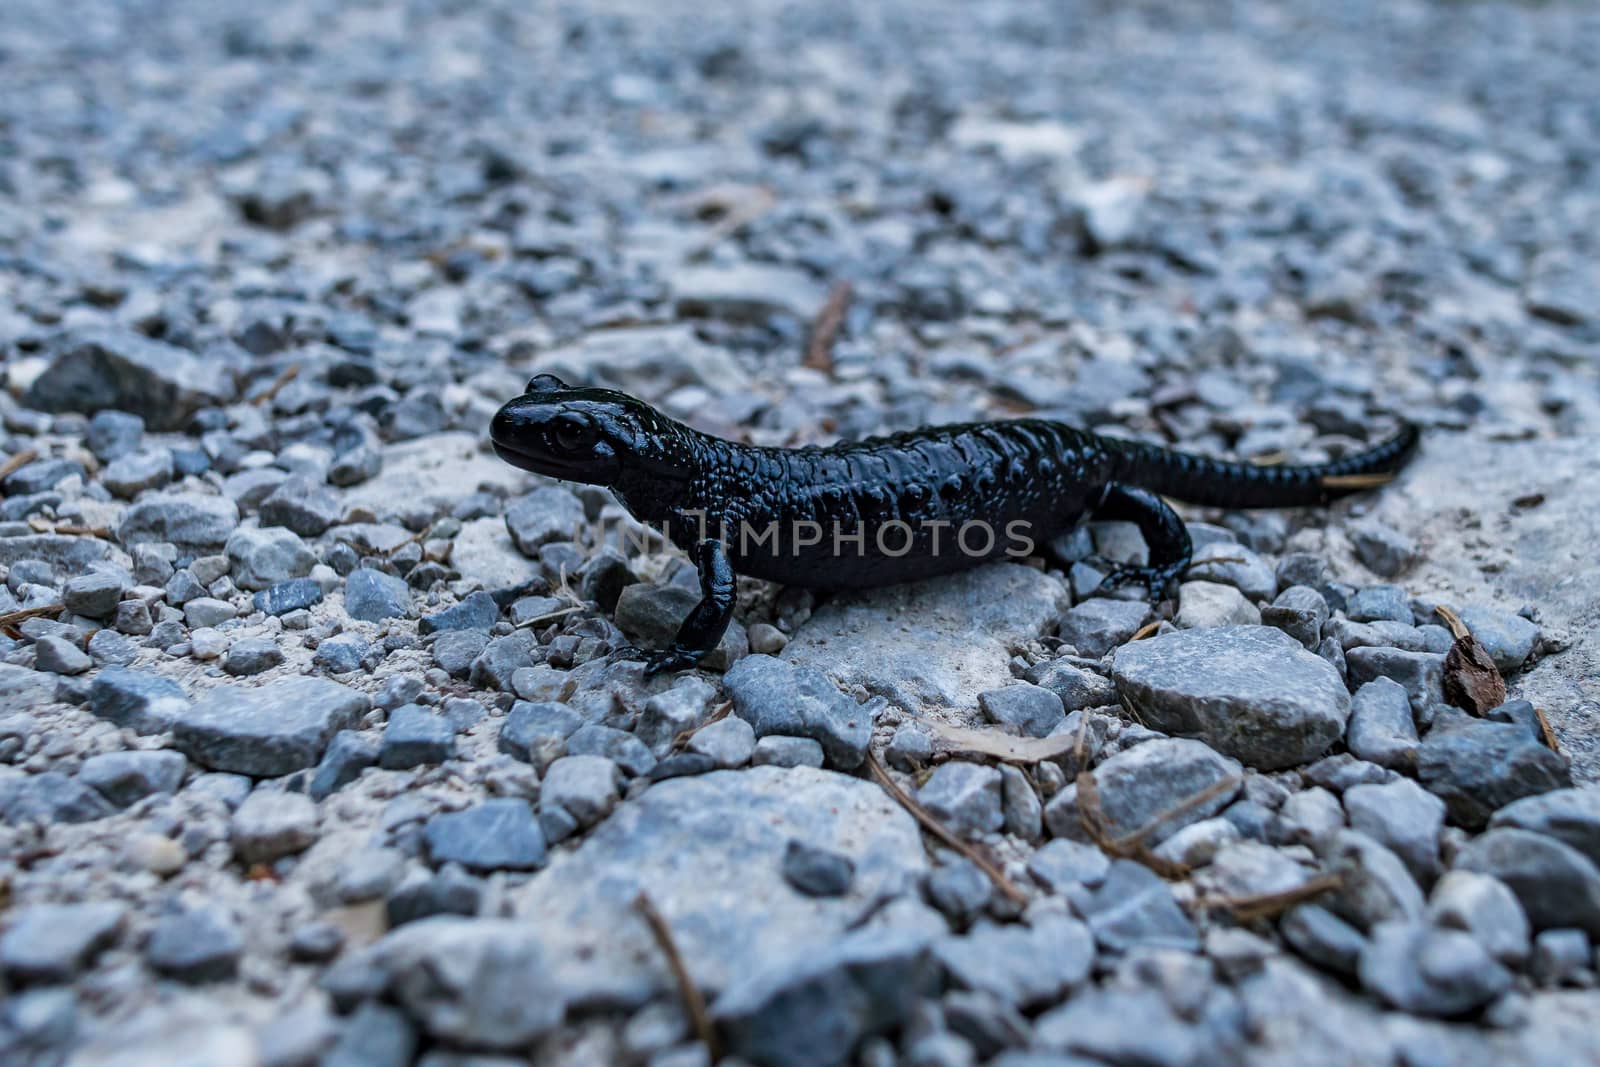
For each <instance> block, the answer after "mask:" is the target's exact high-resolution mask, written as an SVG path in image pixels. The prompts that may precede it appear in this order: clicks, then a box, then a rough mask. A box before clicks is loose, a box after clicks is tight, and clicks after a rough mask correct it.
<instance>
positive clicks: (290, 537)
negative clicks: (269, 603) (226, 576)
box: [224, 526, 317, 590]
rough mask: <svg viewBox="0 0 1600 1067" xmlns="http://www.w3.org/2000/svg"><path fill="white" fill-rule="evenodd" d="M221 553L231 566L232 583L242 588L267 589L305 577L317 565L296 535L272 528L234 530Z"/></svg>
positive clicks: (314, 557)
mask: <svg viewBox="0 0 1600 1067" xmlns="http://www.w3.org/2000/svg"><path fill="white" fill-rule="evenodd" d="M224 551H225V552H226V553H227V555H228V560H229V561H230V562H231V563H232V574H233V580H234V583H235V584H237V585H238V586H239V588H241V589H252V590H254V589H266V588H268V587H269V586H273V585H276V584H277V583H279V582H286V581H288V580H289V579H291V578H304V577H305V576H306V575H308V574H310V573H311V568H312V567H314V566H315V565H316V562H317V557H316V556H315V555H314V554H313V553H312V551H311V549H310V548H309V547H307V545H306V543H305V542H304V541H302V540H300V538H299V537H298V536H297V535H295V534H294V533H293V532H292V531H290V530H284V529H281V528H279V527H273V526H268V527H261V528H252V527H240V528H238V529H236V530H234V531H233V533H232V534H230V535H229V537H228V541H227V544H226V546H225V548H224Z"/></svg>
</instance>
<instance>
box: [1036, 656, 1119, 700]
mask: <svg viewBox="0 0 1600 1067" xmlns="http://www.w3.org/2000/svg"><path fill="white" fill-rule="evenodd" d="M1024 677H1025V678H1026V679H1027V680H1028V681H1030V682H1032V683H1033V684H1034V685H1037V686H1040V687H1041V688H1044V689H1048V690H1050V692H1052V693H1054V694H1055V695H1056V696H1057V697H1058V698H1059V699H1060V701H1061V705H1062V707H1063V708H1064V709H1065V710H1066V711H1068V712H1072V711H1078V710H1080V709H1083V708H1101V707H1106V706H1107V705H1111V704H1115V703H1116V702H1117V687H1116V686H1115V685H1114V684H1113V683H1112V681H1111V679H1110V678H1107V677H1106V676H1105V675H1103V674H1097V673H1096V672H1094V671H1091V670H1086V669H1085V668H1083V667H1080V666H1078V665H1076V664H1074V663H1069V662H1068V661H1067V660H1066V658H1065V657H1062V658H1059V659H1053V660H1043V661H1041V662H1039V663H1036V664H1034V665H1033V666H1032V667H1030V668H1029V669H1028V672H1027V674H1026V675H1024Z"/></svg>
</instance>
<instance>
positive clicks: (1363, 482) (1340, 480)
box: [1321, 472, 1395, 489]
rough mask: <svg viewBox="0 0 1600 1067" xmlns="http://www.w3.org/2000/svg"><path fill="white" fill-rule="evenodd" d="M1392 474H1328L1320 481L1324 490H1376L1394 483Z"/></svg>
mask: <svg viewBox="0 0 1600 1067" xmlns="http://www.w3.org/2000/svg"><path fill="white" fill-rule="evenodd" d="M1394 478H1395V476H1394V474H1393V473H1392V472H1390V473H1377V474H1329V475H1325V476H1324V477H1323V478H1322V479H1321V484H1322V487H1323V488H1324V489H1376V488H1377V487H1378V486H1380V485H1388V484H1389V483H1390V482H1392V481H1394Z"/></svg>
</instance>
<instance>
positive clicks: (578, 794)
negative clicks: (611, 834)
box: [539, 756, 621, 841]
mask: <svg viewBox="0 0 1600 1067" xmlns="http://www.w3.org/2000/svg"><path fill="white" fill-rule="evenodd" d="M620 787H621V776H620V775H619V774H618V772H617V766H616V764H614V763H612V762H611V761H610V760H608V759H606V758H605V757H604V756H565V757H562V758H561V759H558V760H556V761H555V762H553V763H551V764H550V766H549V768H548V769H547V770H546V771H545V776H544V782H543V784H542V785H541V786H540V792H539V805H540V809H541V811H540V822H541V824H543V825H544V827H545V830H546V834H547V836H548V837H549V838H550V840H551V841H559V840H562V839H564V838H565V837H567V836H569V835H570V834H571V833H572V832H574V831H576V830H581V829H586V828H587V827H590V826H593V825H594V824H595V823H597V822H599V821H600V820H601V819H603V818H605V817H606V816H607V815H608V814H610V812H611V809H612V808H613V807H615V806H616V803H617V801H618V799H619V797H620ZM552 829H553V830H555V831H557V832H555V833H551V832H550V831H551V830H552ZM563 831H564V832H563Z"/></svg>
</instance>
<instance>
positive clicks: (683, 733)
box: [668, 700, 733, 752]
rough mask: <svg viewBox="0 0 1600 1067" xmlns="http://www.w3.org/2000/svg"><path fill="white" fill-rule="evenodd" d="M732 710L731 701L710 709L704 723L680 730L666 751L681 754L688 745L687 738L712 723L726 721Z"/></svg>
mask: <svg viewBox="0 0 1600 1067" xmlns="http://www.w3.org/2000/svg"><path fill="white" fill-rule="evenodd" d="M732 710H733V701H731V700H724V701H723V702H722V703H721V704H718V705H717V706H716V707H715V708H712V709H711V714H710V715H708V716H706V719H705V721H704V722H702V723H701V724H700V725H699V726H696V727H693V728H691V729H688V730H680V731H679V732H678V733H677V734H676V735H674V736H673V738H672V744H671V745H670V746H669V747H668V751H670V752H682V751H683V747H684V746H685V745H687V744H688V743H689V738H691V737H693V736H694V735H695V734H696V733H698V732H700V731H701V730H704V729H705V728H706V727H707V726H710V725H711V724H712V723H714V722H721V721H722V720H723V719H726V718H727V717H728V713H729V712H730V711H732Z"/></svg>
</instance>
